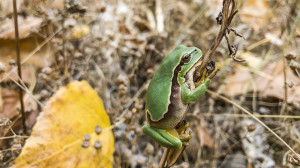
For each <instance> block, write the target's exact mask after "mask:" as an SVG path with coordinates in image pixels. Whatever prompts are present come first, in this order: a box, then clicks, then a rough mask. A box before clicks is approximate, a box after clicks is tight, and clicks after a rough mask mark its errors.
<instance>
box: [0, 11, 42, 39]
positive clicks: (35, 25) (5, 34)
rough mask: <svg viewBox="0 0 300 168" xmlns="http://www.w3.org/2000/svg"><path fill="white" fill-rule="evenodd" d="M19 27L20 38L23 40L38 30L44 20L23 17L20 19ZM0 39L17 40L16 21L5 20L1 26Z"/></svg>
mask: <svg viewBox="0 0 300 168" xmlns="http://www.w3.org/2000/svg"><path fill="white" fill-rule="evenodd" d="M18 23H19V24H18V25H19V38H20V39H23V38H26V37H28V36H29V35H30V33H31V31H33V30H38V29H39V27H40V25H41V23H42V19H41V18H38V17H33V16H29V17H26V18H23V17H21V16H19V17H18ZM0 38H2V39H14V38H15V27H14V20H13V19H9V20H5V21H4V22H2V23H1V24H0Z"/></svg>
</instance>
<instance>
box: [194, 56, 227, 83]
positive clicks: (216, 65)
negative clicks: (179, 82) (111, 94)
mask: <svg viewBox="0 0 300 168" xmlns="http://www.w3.org/2000/svg"><path fill="white" fill-rule="evenodd" d="M221 67H222V64H221V63H220V62H214V61H211V62H209V63H207V64H206V67H205V68H204V70H203V72H202V75H201V78H200V80H199V81H198V82H197V83H196V86H199V85H200V84H202V83H204V81H205V80H206V79H212V78H213V77H214V76H215V75H216V73H217V72H218V70H219V69H220V68H221Z"/></svg>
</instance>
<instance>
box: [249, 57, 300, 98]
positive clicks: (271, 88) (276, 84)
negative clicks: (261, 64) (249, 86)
mask: <svg viewBox="0 0 300 168" xmlns="http://www.w3.org/2000/svg"><path fill="white" fill-rule="evenodd" d="M283 70H284V62H283V61H278V62H273V63H271V64H268V65H267V66H266V67H265V68H264V69H263V72H264V73H266V74H269V75H271V76H273V80H267V79H265V78H263V77H261V76H257V78H256V79H255V84H256V87H257V90H258V91H259V95H260V96H263V97H276V98H279V99H284V71H283ZM286 76H287V81H286V82H287V84H292V85H293V87H292V88H290V87H288V90H287V91H288V92H287V95H288V102H289V103H291V102H300V78H299V77H297V76H296V75H295V74H294V73H293V71H292V70H291V69H290V67H286Z"/></svg>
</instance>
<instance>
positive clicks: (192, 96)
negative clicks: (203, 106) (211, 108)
mask: <svg viewBox="0 0 300 168" xmlns="http://www.w3.org/2000/svg"><path fill="white" fill-rule="evenodd" d="M209 83H210V79H209V78H207V79H206V80H205V81H204V82H203V83H202V84H201V85H199V86H198V87H196V88H195V89H194V90H192V91H191V90H190V89H189V88H188V86H187V84H183V86H182V88H181V98H182V101H183V102H184V103H192V102H194V101H196V100H198V99H199V98H200V97H201V96H203V95H204V93H205V91H206V89H207V87H208V85H209Z"/></svg>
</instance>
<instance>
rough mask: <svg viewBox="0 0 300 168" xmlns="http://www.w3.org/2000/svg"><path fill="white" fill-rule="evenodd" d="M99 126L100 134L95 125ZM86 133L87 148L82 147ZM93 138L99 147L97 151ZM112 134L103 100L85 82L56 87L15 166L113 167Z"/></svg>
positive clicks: (14, 167) (41, 167)
mask: <svg viewBox="0 0 300 168" xmlns="http://www.w3.org/2000/svg"><path fill="white" fill-rule="evenodd" d="M96 125H99V126H100V127H101V128H102V132H101V134H100V135H97V134H96V133H95V131H94V130H95V127H96ZM85 134H89V135H90V138H89V141H88V147H82V143H83V142H84V141H83V140H84V135H85ZM96 141H100V142H101V143H102V148H101V149H99V150H96V149H95V147H94V145H95V142H96ZM113 152H114V137H113V134H112V131H111V129H110V121H109V118H108V116H107V114H106V112H105V110H104V107H103V103H102V101H101V99H100V98H99V97H98V95H97V92H96V91H95V90H93V89H92V88H91V87H90V85H89V84H88V83H87V82H86V81H81V82H79V81H74V82H72V83H70V84H69V85H67V86H66V87H63V88H61V89H59V90H58V91H57V92H56V93H55V95H54V96H52V97H51V98H50V100H49V101H48V102H47V104H46V106H45V107H44V112H43V113H41V114H40V116H39V117H38V119H37V123H36V125H35V126H34V127H33V131H32V134H31V136H30V137H29V139H27V141H26V143H25V146H24V148H23V149H22V152H21V154H20V156H19V157H18V158H17V159H16V160H15V165H13V166H12V167H13V168H16V167H22V168H24V167H28V168H29V167H30V168H33V167H39V168H43V167H80V168H85V167H86V168H90V167H112V163H113V156H112V155H113Z"/></svg>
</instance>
